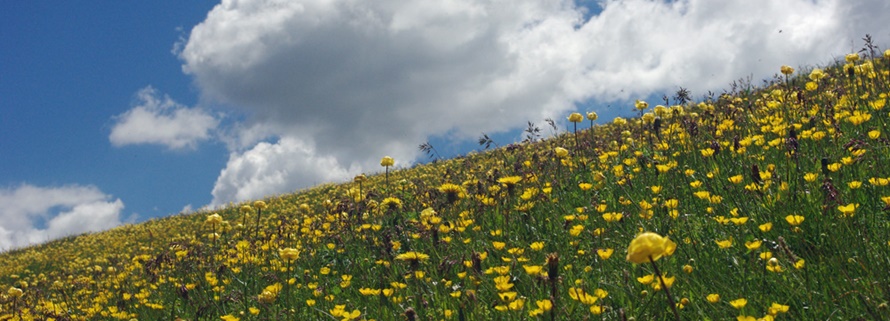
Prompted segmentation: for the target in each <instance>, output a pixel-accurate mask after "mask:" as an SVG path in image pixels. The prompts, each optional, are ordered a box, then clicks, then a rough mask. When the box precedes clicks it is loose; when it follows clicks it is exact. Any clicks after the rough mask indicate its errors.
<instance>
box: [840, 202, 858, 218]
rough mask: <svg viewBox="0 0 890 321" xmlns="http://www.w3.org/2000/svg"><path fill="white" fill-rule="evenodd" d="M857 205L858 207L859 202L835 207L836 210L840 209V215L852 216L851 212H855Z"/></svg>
mask: <svg viewBox="0 0 890 321" xmlns="http://www.w3.org/2000/svg"><path fill="white" fill-rule="evenodd" d="M857 207H859V204H853V203H850V204H847V205H840V206H838V207H837V209H838V211H841V215H843V216H844V217H853V214H855V212H856V208H857Z"/></svg>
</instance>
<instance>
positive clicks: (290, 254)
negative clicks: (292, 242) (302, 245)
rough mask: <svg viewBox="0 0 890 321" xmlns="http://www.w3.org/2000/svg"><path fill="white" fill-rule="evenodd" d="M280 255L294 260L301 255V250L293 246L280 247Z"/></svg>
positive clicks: (287, 259)
mask: <svg viewBox="0 0 890 321" xmlns="http://www.w3.org/2000/svg"><path fill="white" fill-rule="evenodd" d="M278 256H280V257H281V258H282V259H284V260H286V261H293V260H296V259H297V258H299V257H300V251H299V250H297V249H295V248H292V247H289V248H285V249H280V250H278Z"/></svg>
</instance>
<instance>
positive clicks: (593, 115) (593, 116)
mask: <svg viewBox="0 0 890 321" xmlns="http://www.w3.org/2000/svg"><path fill="white" fill-rule="evenodd" d="M597 118H599V115H597V114H596V112H593V111H592V112H589V113H587V120H589V121H594V120H596V119H597Z"/></svg>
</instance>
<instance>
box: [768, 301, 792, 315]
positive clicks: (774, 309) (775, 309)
mask: <svg viewBox="0 0 890 321" xmlns="http://www.w3.org/2000/svg"><path fill="white" fill-rule="evenodd" d="M788 308H789V306H787V305H784V304H779V303H776V302H773V304H772V305H770V307H769V312H767V313H769V315H776V314H779V313H787V312H788Z"/></svg>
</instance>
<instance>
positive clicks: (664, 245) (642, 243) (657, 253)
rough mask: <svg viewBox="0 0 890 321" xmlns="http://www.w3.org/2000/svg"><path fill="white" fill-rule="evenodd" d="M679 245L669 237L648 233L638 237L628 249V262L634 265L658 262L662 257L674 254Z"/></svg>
mask: <svg viewBox="0 0 890 321" xmlns="http://www.w3.org/2000/svg"><path fill="white" fill-rule="evenodd" d="M676 248H677V244H676V243H674V242H672V241H671V240H670V239H668V238H667V237H662V236H661V235H658V234H656V233H652V232H646V233H642V234H639V235H637V236H636V237H635V238H634V239H633V240H632V241H631V242H630V245H629V246H628V247H627V260H628V261H630V262H632V263H638V264H640V263H646V262H650V261H657V260H658V259H659V258H661V257H662V256H666V255H671V254H674V250H676Z"/></svg>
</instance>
